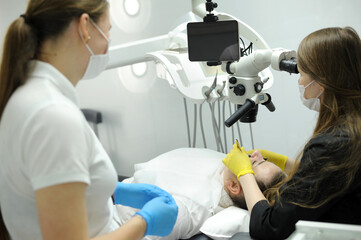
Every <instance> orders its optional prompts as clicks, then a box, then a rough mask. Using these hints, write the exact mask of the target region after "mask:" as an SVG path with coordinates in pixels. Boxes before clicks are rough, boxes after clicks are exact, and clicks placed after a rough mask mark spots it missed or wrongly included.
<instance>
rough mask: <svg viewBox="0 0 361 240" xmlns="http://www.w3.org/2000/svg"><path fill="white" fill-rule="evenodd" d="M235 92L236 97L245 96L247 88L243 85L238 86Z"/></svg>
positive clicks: (234, 89)
mask: <svg viewBox="0 0 361 240" xmlns="http://www.w3.org/2000/svg"><path fill="white" fill-rule="evenodd" d="M233 92H234V94H236V96H243V95H244V94H245V92H246V88H245V87H244V86H243V85H242V84H238V85H237V86H235V87H234V88H233Z"/></svg>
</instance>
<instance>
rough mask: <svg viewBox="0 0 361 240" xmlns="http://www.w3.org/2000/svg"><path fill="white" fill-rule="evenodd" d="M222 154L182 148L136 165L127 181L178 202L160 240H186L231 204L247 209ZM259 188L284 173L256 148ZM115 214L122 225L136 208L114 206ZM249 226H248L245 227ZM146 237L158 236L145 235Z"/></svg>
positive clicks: (240, 189) (269, 183)
mask: <svg viewBox="0 0 361 240" xmlns="http://www.w3.org/2000/svg"><path fill="white" fill-rule="evenodd" d="M224 157H225V154H223V153H219V152H216V151H212V150H209V149H196V148H184V149H176V150H173V151H170V152H168V153H165V154H162V155H160V156H158V157H156V158H154V159H152V160H150V161H148V162H146V163H141V164H136V165H135V173H134V176H133V177H132V178H128V179H125V180H124V182H127V183H149V184H154V185H157V186H159V187H161V188H163V189H165V190H167V191H168V192H169V193H171V194H172V196H173V197H174V199H175V201H176V202H177V204H178V218H177V222H176V224H175V226H174V229H173V231H172V233H171V234H170V235H169V236H167V237H165V238H161V239H172V240H174V239H187V238H190V237H192V236H194V235H196V234H197V233H199V231H200V228H201V227H202V225H203V223H204V222H205V221H206V220H207V219H208V218H210V217H212V216H213V215H214V214H217V213H219V212H220V211H222V210H224V209H226V208H228V207H230V206H237V207H240V208H244V209H246V203H245V199H244V196H243V192H242V187H241V185H240V183H239V182H238V180H237V177H236V176H235V175H234V174H233V173H232V172H231V171H229V169H228V168H226V167H224V165H223V163H222V159H223V158H224ZM250 159H251V162H252V165H253V171H254V172H255V177H256V180H257V183H258V185H259V186H260V189H261V190H263V191H264V190H266V189H267V188H268V187H270V186H272V185H274V184H275V183H277V182H278V181H280V180H281V179H283V178H284V177H286V175H285V173H283V172H282V170H281V169H280V168H279V167H277V166H276V165H274V164H273V163H270V162H267V161H265V160H264V159H263V157H262V155H261V154H260V153H259V152H258V151H255V152H254V153H253V154H252V156H251V157H250ZM115 207H116V208H117V210H118V211H117V212H118V213H119V216H116V218H117V220H118V221H119V223H120V224H124V223H125V222H126V221H127V220H129V219H130V218H131V216H133V215H134V213H135V212H136V211H138V210H137V209H133V208H129V207H126V206H121V205H117V206H115ZM245 229H248V226H245ZM145 239H160V237H154V236H147V237H145Z"/></svg>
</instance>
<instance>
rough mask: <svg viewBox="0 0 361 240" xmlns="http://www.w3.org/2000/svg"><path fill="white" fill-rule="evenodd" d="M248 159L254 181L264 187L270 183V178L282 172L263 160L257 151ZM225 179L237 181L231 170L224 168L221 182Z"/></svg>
mask: <svg viewBox="0 0 361 240" xmlns="http://www.w3.org/2000/svg"><path fill="white" fill-rule="evenodd" d="M249 159H250V160H251V163H252V169H253V171H254V176H255V178H256V180H257V181H260V182H263V183H264V184H265V185H268V184H267V183H269V182H270V181H271V178H272V177H273V176H275V175H276V174H278V173H279V172H281V171H282V170H281V169H280V168H279V167H277V166H276V165H275V164H273V163H271V162H268V161H266V160H264V159H263V156H262V154H261V153H260V152H259V151H254V153H253V154H252V156H251V157H250V158H249ZM227 179H237V176H236V175H235V174H234V173H232V172H231V170H229V169H228V168H227V167H225V168H224V172H223V180H224V181H226V180H227Z"/></svg>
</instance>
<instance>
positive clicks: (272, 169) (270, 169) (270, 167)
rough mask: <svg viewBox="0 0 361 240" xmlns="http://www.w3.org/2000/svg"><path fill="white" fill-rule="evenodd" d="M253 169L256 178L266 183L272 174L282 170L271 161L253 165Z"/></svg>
mask: <svg viewBox="0 0 361 240" xmlns="http://www.w3.org/2000/svg"><path fill="white" fill-rule="evenodd" d="M253 171H254V174H255V178H256V179H257V180H259V181H261V182H263V183H268V182H269V181H271V179H272V177H273V176H275V175H276V174H277V173H279V172H281V171H282V170H281V169H280V168H279V167H277V166H276V165H275V164H273V163H271V162H268V161H263V162H262V163H261V164H258V165H256V166H254V167H253Z"/></svg>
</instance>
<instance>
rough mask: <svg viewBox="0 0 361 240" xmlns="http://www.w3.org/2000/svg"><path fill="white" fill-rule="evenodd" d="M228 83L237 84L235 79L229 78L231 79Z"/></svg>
mask: <svg viewBox="0 0 361 240" xmlns="http://www.w3.org/2000/svg"><path fill="white" fill-rule="evenodd" d="M229 83H230V84H236V83H237V78H235V77H231V78H230V79H229Z"/></svg>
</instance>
